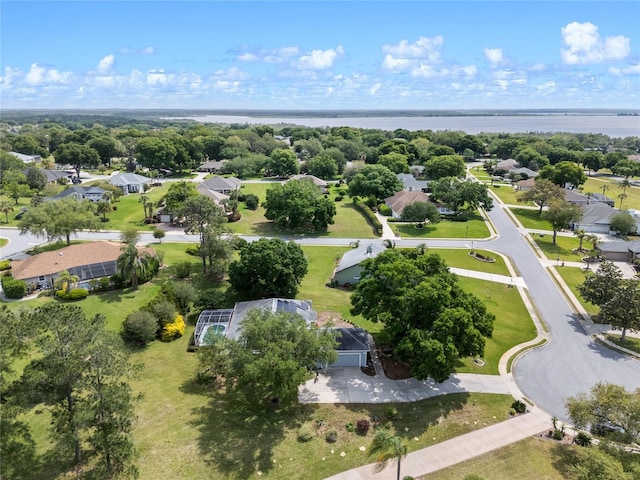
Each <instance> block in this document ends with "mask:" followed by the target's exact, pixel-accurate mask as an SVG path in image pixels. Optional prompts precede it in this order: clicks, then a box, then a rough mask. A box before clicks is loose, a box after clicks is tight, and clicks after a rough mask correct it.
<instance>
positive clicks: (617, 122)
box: [172, 114, 640, 137]
mask: <svg viewBox="0 0 640 480" xmlns="http://www.w3.org/2000/svg"><path fill="white" fill-rule="evenodd" d="M172 118H173V119H189V120H195V121H198V122H202V123H220V124H230V123H239V124H245V123H246V124H249V125H282V124H285V125H303V126H306V127H343V126H347V127H354V128H372V129H381V130H389V131H391V130H395V129H397V128H404V129H406V130H411V131H415V130H433V131H437V130H460V131H463V132H467V133H469V134H472V135H475V134H477V133H481V132H492V133H496V132H498V133H527V132H571V133H602V134H604V135H609V136H610V137H636V136H640V116H630V115H629V116H622V115H621V116H617V115H579V114H568V115H493V116H459V117H454V116H446V117H436V116H431V117H417V116H416V117H341V118H331V117H251V116H241V115H205V116H190V117H172Z"/></svg>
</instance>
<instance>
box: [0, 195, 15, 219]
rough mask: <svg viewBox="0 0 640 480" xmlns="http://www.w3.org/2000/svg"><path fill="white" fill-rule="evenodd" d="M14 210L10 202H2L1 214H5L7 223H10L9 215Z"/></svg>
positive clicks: (0, 206) (0, 204)
mask: <svg viewBox="0 0 640 480" xmlns="http://www.w3.org/2000/svg"><path fill="white" fill-rule="evenodd" d="M13 210H14V208H13V205H12V204H11V202H9V201H8V200H2V201H1V202H0V213H4V219H5V223H9V214H10V213H11V212H13Z"/></svg>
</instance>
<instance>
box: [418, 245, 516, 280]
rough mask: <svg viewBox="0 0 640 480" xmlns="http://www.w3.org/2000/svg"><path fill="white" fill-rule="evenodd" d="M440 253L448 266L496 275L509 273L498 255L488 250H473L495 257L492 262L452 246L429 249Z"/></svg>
mask: <svg viewBox="0 0 640 480" xmlns="http://www.w3.org/2000/svg"><path fill="white" fill-rule="evenodd" d="M430 251H431V252H433V253H437V254H438V255H440V256H441V257H442V258H443V259H444V260H445V261H446V262H447V265H449V266H450V267H455V268H464V269H466V270H478V271H481V272H487V273H495V274H497V275H509V269H508V268H507V265H506V264H505V263H504V260H503V259H502V257H501V256H500V255H498V254H497V253H495V252H490V251H488V250H477V249H476V250H474V251H475V252H477V253H479V254H481V255H484V256H485V257H491V258H494V259H495V262H493V263H487V262H482V261H480V260H477V259H475V258H474V257H472V256H471V255H469V250H466V249H460V248H453V249H446V248H433V249H431V250H430Z"/></svg>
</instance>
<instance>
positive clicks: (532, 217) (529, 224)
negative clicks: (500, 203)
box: [511, 208, 553, 230]
mask: <svg viewBox="0 0 640 480" xmlns="http://www.w3.org/2000/svg"><path fill="white" fill-rule="evenodd" d="M511 212H512V213H513V214H514V215H515V216H516V218H517V219H518V220H519V221H520V223H521V224H522V226H523V227H524V228H533V229H535V230H553V227H552V226H551V222H549V221H548V220H546V219H545V218H544V217H542V216H540V215H538V209H535V210H534V209H527V208H512V209H511Z"/></svg>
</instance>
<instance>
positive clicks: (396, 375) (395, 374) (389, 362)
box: [377, 347, 411, 380]
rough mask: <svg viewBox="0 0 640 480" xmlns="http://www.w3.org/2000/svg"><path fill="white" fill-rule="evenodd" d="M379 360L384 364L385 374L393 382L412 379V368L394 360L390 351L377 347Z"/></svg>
mask: <svg viewBox="0 0 640 480" xmlns="http://www.w3.org/2000/svg"><path fill="white" fill-rule="evenodd" d="M377 350H378V358H379V359H380V363H382V368H383V369H384V374H385V375H386V376H387V378H390V379H391V380H404V379H405V378H411V368H409V366H408V365H403V364H402V363H398V362H397V361H396V360H394V358H393V356H392V355H391V353H390V352H389V351H386V350H385V349H384V348H381V347H377Z"/></svg>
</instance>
